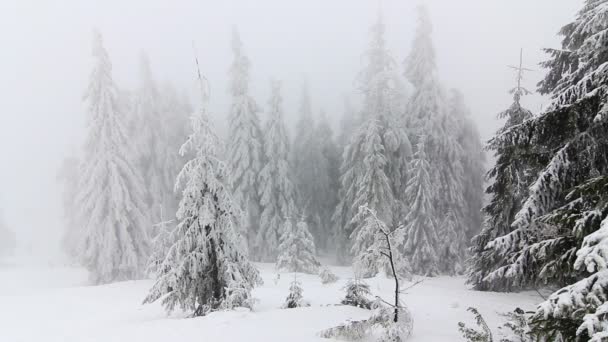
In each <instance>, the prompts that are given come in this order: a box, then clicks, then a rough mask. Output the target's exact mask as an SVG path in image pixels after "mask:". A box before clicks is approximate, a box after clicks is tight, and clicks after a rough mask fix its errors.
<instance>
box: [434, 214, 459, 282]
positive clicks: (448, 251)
mask: <svg viewBox="0 0 608 342" xmlns="http://www.w3.org/2000/svg"><path fill="white" fill-rule="evenodd" d="M437 228H438V230H439V231H441V234H440V235H439V248H438V255H439V260H442V262H440V263H439V269H440V271H441V273H443V274H449V275H455V274H460V273H461V272H462V271H463V264H462V260H463V259H462V254H461V252H462V250H463V248H462V246H461V244H462V242H463V241H462V237H461V236H459V233H461V232H462V230H460V229H459V228H460V227H458V219H457V218H456V214H454V212H453V211H452V210H450V211H448V213H447V215H445V217H444V219H443V222H442V223H441V226H439V227H437Z"/></svg>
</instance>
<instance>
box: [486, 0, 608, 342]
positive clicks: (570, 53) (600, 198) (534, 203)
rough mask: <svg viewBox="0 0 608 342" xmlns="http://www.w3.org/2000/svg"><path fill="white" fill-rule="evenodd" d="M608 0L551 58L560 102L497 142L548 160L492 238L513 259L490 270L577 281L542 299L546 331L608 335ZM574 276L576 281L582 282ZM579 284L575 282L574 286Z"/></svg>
mask: <svg viewBox="0 0 608 342" xmlns="http://www.w3.org/2000/svg"><path fill="white" fill-rule="evenodd" d="M607 32H608V1H606V0H604V1H587V2H586V3H585V5H584V7H583V9H582V10H581V11H580V12H579V14H578V16H577V18H576V19H575V21H574V22H572V23H570V24H568V25H566V26H565V27H564V28H563V29H562V31H561V33H562V35H563V36H564V39H563V41H562V49H561V50H551V53H552V59H550V60H549V61H548V62H546V63H545V64H544V65H545V66H547V67H548V68H549V73H548V75H547V77H546V78H545V79H544V80H543V81H542V82H541V83H540V88H539V90H540V91H541V93H549V92H550V93H551V95H552V97H553V99H554V103H553V105H552V106H551V107H550V108H549V109H548V111H546V112H545V113H543V114H541V115H540V116H539V117H537V118H533V119H531V120H527V121H525V122H524V123H522V124H520V125H518V126H515V127H512V128H511V129H509V130H508V131H506V132H504V133H503V134H502V135H501V136H499V137H497V138H496V139H495V140H496V143H497V144H498V143H504V142H505V141H512V142H514V143H515V144H516V145H517V146H518V148H520V149H522V150H524V151H525V153H522V156H521V158H522V159H523V160H524V161H525V162H530V161H538V160H541V161H545V160H548V162H547V163H546V165H544V168H543V169H542V171H541V172H540V173H539V174H538V177H537V178H536V181H535V182H534V183H533V184H532V186H531V187H530V190H529V195H528V197H527V199H526V200H525V201H524V203H523V205H522V208H521V210H520V211H519V212H518V213H517V215H516V217H515V221H514V222H513V224H512V228H513V231H512V232H511V233H509V234H507V235H505V236H501V237H499V238H497V239H494V240H493V241H491V242H490V243H488V245H487V247H488V248H490V249H494V250H496V252H497V254H498V255H499V256H501V257H505V256H508V259H507V264H506V265H505V266H503V267H501V268H499V269H497V270H495V271H493V272H492V273H490V274H488V276H487V277H486V278H487V279H489V280H490V281H500V280H503V279H505V280H506V281H509V282H512V283H513V284H515V285H516V286H518V287H523V286H527V285H533V284H536V283H550V284H557V285H568V286H567V287H565V288H563V289H562V290H559V291H557V292H556V293H555V294H553V295H552V296H551V297H550V298H549V299H548V300H547V301H546V302H544V303H542V304H541V305H540V306H539V308H538V310H537V314H536V318H535V319H533V320H532V322H531V325H532V329H533V330H534V331H536V332H537V333H539V334H540V335H541V337H542V338H546V339H549V340H550V339H551V338H552V336H557V334H561V335H562V336H563V338H564V340H574V339H575V338H577V339H578V340H581V341H587V340H593V339H595V340H596V341H601V340H602V339H605V338H606V335H607V332H606V325H605V322H606V319H605V312H606V311H605V304H604V303H605V302H606V301H607V299H608V295H607V293H608V287H607V286H606V279H608V277H607V275H606V265H607V264H608V262H607V260H608V258H607V255H608V253H607V252H606V250H607V249H606V221H607V214H608V205H607V203H608V198H607V197H608V195H606V193H607V191H606V190H607V189H608V188H607V186H608V180H607V179H608V140H607V139H606V132H608V114H607V113H608V105H607V103H608V91H607V90H608V68H607V67H606V66H607V65H608V64H607V63H606V62H608V55H607V54H605V53H603V52H604V51H606V46H608V35H607ZM573 283H574V284H573ZM570 284H572V285H570Z"/></svg>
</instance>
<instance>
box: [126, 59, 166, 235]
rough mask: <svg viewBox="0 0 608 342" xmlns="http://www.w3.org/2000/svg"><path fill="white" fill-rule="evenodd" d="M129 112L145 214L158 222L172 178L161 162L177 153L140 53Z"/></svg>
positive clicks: (160, 101)
mask: <svg viewBox="0 0 608 342" xmlns="http://www.w3.org/2000/svg"><path fill="white" fill-rule="evenodd" d="M133 110H134V113H133V118H132V120H131V125H130V126H131V127H130V131H131V132H130V134H131V136H132V141H135V147H136V158H137V166H138V168H139V170H140V171H139V172H140V174H141V175H142V176H143V180H144V184H145V185H146V187H145V189H146V204H147V209H148V210H147V211H146V212H147V213H150V219H151V221H152V222H159V217H158V207H159V206H160V205H163V206H164V203H163V198H167V199H169V198H171V197H172V194H173V183H174V181H175V176H176V174H173V173H172V172H171V171H172V170H171V169H168V168H167V165H166V164H165V162H164V161H165V160H166V159H174V158H171V157H172V156H175V155H177V151H173V150H169V148H170V147H171V145H170V144H169V143H168V142H167V132H166V129H165V126H164V125H163V124H164V122H163V116H164V115H165V113H164V112H163V102H162V97H161V93H160V91H159V90H158V86H157V84H156V82H155V80H154V76H153V74H152V70H151V68H150V61H149V59H148V57H147V55H146V54H144V53H142V55H141V60H140V85H139V88H138V89H137V91H136V92H135V93H134V94H133ZM167 209H169V208H167ZM154 233H155V232H154Z"/></svg>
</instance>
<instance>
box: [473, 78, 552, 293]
mask: <svg viewBox="0 0 608 342" xmlns="http://www.w3.org/2000/svg"><path fill="white" fill-rule="evenodd" d="M512 93H513V104H512V105H511V106H510V107H509V108H508V109H507V110H505V111H503V112H501V113H500V114H499V115H498V117H499V118H501V119H506V121H505V124H504V126H503V127H502V128H501V129H500V130H499V131H498V132H497V134H496V137H499V136H500V135H501V134H503V133H504V132H506V131H508V130H509V129H510V128H511V127H514V126H517V125H519V124H521V123H522V122H524V121H525V120H527V119H530V118H532V116H533V115H532V112H530V111H529V110H527V109H525V108H524V107H523V106H522V105H521V103H520V100H521V97H522V96H523V95H525V94H527V93H528V91H527V90H526V89H525V88H523V87H521V79H520V78H518V87H516V88H514V89H513V90H512ZM486 149H487V150H490V151H494V157H495V159H496V164H495V165H494V166H493V167H492V168H491V169H490V171H488V174H487V177H488V178H489V179H491V180H492V184H491V185H489V186H488V187H487V189H486V193H487V194H488V195H490V196H491V197H490V203H488V204H487V205H486V206H485V207H483V210H482V213H483V215H484V226H483V229H482V231H481V232H479V234H477V235H476V236H475V237H474V238H473V239H472V246H471V248H470V252H471V254H472V256H471V258H470V259H469V271H468V272H469V275H468V283H469V284H472V285H473V286H474V287H475V289H477V290H486V291H487V290H491V291H496V290H502V291H505V290H509V289H512V284H510V283H509V282H502V281H500V282H488V281H487V280H486V279H485V277H486V276H487V275H488V273H489V272H491V271H493V270H495V269H497V268H499V267H500V266H503V265H504V264H505V258H503V257H502V256H499V255H497V253H496V252H495V250H493V249H488V248H486V245H487V243H488V242H490V241H492V240H494V239H495V238H497V237H499V236H504V235H506V234H508V233H510V232H511V223H513V221H514V220H515V214H516V213H517V212H518V211H519V210H520V209H521V206H522V204H523V201H524V200H525V198H526V196H527V195H528V187H529V185H530V184H531V183H532V182H533V181H534V177H535V175H536V172H535V169H538V168H539V167H538V166H537V164H538V162H539V161H537V160H533V161H532V163H530V162H525V161H524V160H523V159H522V158H521V155H522V149H521V148H519V147H518V146H516V145H515V144H514V142H513V141H508V140H504V141H501V140H497V139H493V140H490V142H489V143H488V145H487V147H486ZM543 159H545V158H543ZM467 172H470V171H467Z"/></svg>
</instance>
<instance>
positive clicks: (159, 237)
mask: <svg viewBox="0 0 608 342" xmlns="http://www.w3.org/2000/svg"><path fill="white" fill-rule="evenodd" d="M159 209H160V215H159V218H160V222H158V223H156V224H154V225H153V226H152V227H153V228H154V230H155V231H156V235H155V236H154V237H153V238H152V251H151V253H150V258H149V260H148V267H147V269H146V274H147V275H150V276H156V275H157V274H158V273H159V267H160V266H161V265H162V264H163V262H164V261H165V257H166V256H167V253H168V252H169V249H170V248H171V246H173V244H174V243H175V241H174V240H173V239H174V238H175V237H176V236H175V235H174V234H173V230H174V229H175V223H174V221H173V220H167V221H165V220H166V218H165V215H164V212H163V207H162V206H160V208H159Z"/></svg>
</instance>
